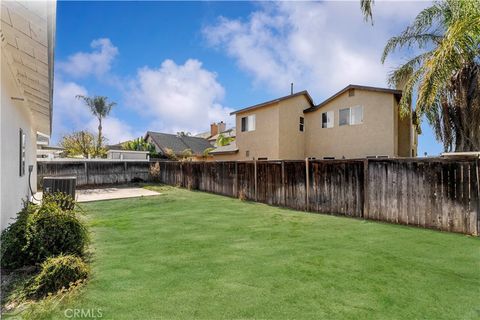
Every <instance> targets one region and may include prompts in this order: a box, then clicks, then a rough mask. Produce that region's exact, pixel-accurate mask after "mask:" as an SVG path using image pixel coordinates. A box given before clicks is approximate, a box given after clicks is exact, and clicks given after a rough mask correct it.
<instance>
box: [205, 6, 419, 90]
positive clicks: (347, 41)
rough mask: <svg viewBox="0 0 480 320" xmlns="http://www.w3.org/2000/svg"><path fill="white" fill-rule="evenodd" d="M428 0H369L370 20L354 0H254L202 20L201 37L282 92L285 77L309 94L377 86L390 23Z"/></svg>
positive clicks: (383, 72)
mask: <svg viewBox="0 0 480 320" xmlns="http://www.w3.org/2000/svg"><path fill="white" fill-rule="evenodd" d="M427 5H428V3H425V2H422V3H418V2H417V3H408V2H389V3H382V2H377V3H376V6H375V7H374V11H375V13H374V18H375V25H374V26H373V27H372V26H371V25H370V24H368V23H365V22H364V21H363V17H362V15H361V12H360V9H359V5H358V3H357V2H279V3H268V4H264V5H261V6H260V8H259V9H258V10H257V11H255V12H253V13H252V14H251V15H250V16H249V17H248V19H246V20H242V19H228V18H224V17H220V18H219V19H218V21H217V22H216V23H215V24H213V25H209V26H206V27H205V28H204V29H203V34H204V36H205V38H206V40H207V43H208V44H209V45H210V46H212V47H215V48H218V49H220V50H223V51H225V52H226V53H227V54H228V55H229V56H230V57H232V58H233V59H235V61H236V62H237V64H238V66H239V67H240V68H241V69H243V70H245V71H246V72H248V73H249V74H250V75H251V76H252V77H253V79H254V82H255V83H256V84H257V85H258V86H266V87H267V88H269V89H270V91H272V92H274V93H276V94H282V93H286V92H288V90H289V86H290V82H294V83H295V86H296V88H299V89H303V88H306V89H309V90H311V91H312V92H313V93H314V94H315V95H317V96H318V95H320V96H324V95H325V94H331V93H333V92H335V91H337V90H339V89H341V88H343V87H344V86H346V85H348V84H350V83H355V84H364V85H376V86H385V85H386V78H387V74H388V71H389V70H391V68H392V66H393V64H395V63H397V62H398V61H392V64H387V65H382V64H381V63H380V56H381V52H382V50H383V46H384V45H385V43H386V41H387V39H388V38H389V37H390V36H391V34H392V32H393V33H395V32H398V30H393V29H395V26H394V25H393V24H392V21H395V23H396V24H397V25H403V26H404V25H405V24H406V23H407V22H409V21H410V20H411V19H412V17H413V16H414V15H415V14H416V13H418V12H419V11H420V10H421V9H422V8H423V7H425V6H427Z"/></svg>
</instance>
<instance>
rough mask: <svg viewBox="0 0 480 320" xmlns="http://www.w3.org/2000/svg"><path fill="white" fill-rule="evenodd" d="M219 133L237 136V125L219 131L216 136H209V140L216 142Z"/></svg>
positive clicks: (225, 135) (231, 136)
mask: <svg viewBox="0 0 480 320" xmlns="http://www.w3.org/2000/svg"><path fill="white" fill-rule="evenodd" d="M219 135H223V136H224V137H230V138H235V137H236V136H237V130H236V129H235V127H233V128H230V129H228V130H225V131H222V132H220V133H217V134H216V135H214V136H211V137H210V138H208V140H209V141H214V142H215V141H217V139H218V136H219Z"/></svg>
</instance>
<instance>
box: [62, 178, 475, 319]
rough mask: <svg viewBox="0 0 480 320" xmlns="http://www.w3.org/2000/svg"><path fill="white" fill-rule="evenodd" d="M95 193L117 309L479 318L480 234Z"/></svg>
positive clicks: (103, 262) (82, 301)
mask: <svg viewBox="0 0 480 320" xmlns="http://www.w3.org/2000/svg"><path fill="white" fill-rule="evenodd" d="M160 189H161V192H162V193H163V194H162V195H160V196H155V197H148V198H141V199H127V200H114V201H104V202H95V203H89V204H85V205H84V208H85V209H86V210H87V219H88V223H89V225H90V227H91V230H92V232H93V235H92V237H93V243H92V246H93V258H92V260H93V261H92V266H93V277H92V279H91V280H90V281H89V283H88V284H87V286H86V288H85V289H84V291H83V293H82V294H81V295H80V296H79V297H78V298H77V299H76V300H75V302H74V303H73V304H71V305H68V306H63V307H62V308H59V309H57V310H55V312H54V315H56V317H58V318H64V310H65V309H66V308H82V309H97V308H99V309H101V311H102V314H103V318H107V319H110V318H114V319H152V318H162V319H176V318H182V319H192V318H198V319H219V318H222V319H240V318H242V319H287V318H288V319H292V318H297V319H302V318H303V319H304V318H316V319H322V318H323V319H414V318H415V319H419V318H422V319H479V318H480V241H479V240H480V239H478V238H473V237H468V236H464V235H459V234H449V233H442V232H436V231H430V230H423V229H416V228H410V227H404V226H396V225H389V224H382V223H375V222H366V221H362V220H356V219H349V218H342V217H334V216H328V215H319V214H307V213H304V212H298V211H291V210H285V209H280V208H275V207H269V206H267V205H263V204H257V203H249V202H242V201H239V200H237V199H231V198H227V197H221V196H216V195H211V194H207V193H200V192H190V191H187V190H181V189H174V188H168V187H164V188H160Z"/></svg>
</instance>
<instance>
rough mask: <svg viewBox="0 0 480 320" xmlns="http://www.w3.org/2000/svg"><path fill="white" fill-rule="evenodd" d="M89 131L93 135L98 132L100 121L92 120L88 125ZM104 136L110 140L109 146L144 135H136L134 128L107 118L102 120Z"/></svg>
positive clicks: (120, 121)
mask: <svg viewBox="0 0 480 320" xmlns="http://www.w3.org/2000/svg"><path fill="white" fill-rule="evenodd" d="M87 129H88V130H89V131H90V132H92V133H97V132H98V120H97V119H96V118H93V119H91V120H90V121H89V122H88V124H87ZM102 134H103V136H104V137H105V138H107V140H108V144H117V143H120V142H124V141H127V140H131V139H134V138H138V137H140V136H142V135H143V134H144V132H142V133H139V134H134V133H133V130H132V127H131V126H130V125H129V124H128V123H126V122H125V121H122V120H120V119H118V118H115V117H111V116H109V117H107V118H105V119H103V120H102Z"/></svg>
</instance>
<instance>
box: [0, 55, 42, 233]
mask: <svg viewBox="0 0 480 320" xmlns="http://www.w3.org/2000/svg"><path fill="white" fill-rule="evenodd" d="M1 66H2V69H1V73H2V76H1V79H2V80H1V111H0V141H1V142H0V144H1V156H0V167H1V175H0V196H1V206H0V210H1V211H0V215H1V223H0V226H1V229H2V230H3V229H4V228H5V227H7V226H8V225H9V224H10V223H11V222H13V220H12V218H14V217H15V216H16V213H17V212H18V211H20V209H21V208H22V200H26V199H27V198H28V196H29V187H28V166H29V165H33V168H34V169H33V170H34V171H33V172H32V175H31V184H32V188H33V189H34V191H35V190H36V186H37V179H36V177H37V168H36V167H37V166H36V131H35V130H34V129H33V123H32V115H31V112H30V109H29V107H28V106H27V105H26V102H22V101H18V100H12V99H11V97H22V95H21V93H20V92H19V91H18V87H17V86H16V83H15V82H14V80H13V74H12V73H11V71H10V68H9V66H8V65H7V63H6V59H5V57H4V56H3V52H2V57H1ZM20 129H23V130H24V132H25V135H26V150H25V151H26V162H25V175H24V176H22V177H20V174H19V170H20V165H19V161H20V138H19V131H20Z"/></svg>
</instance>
